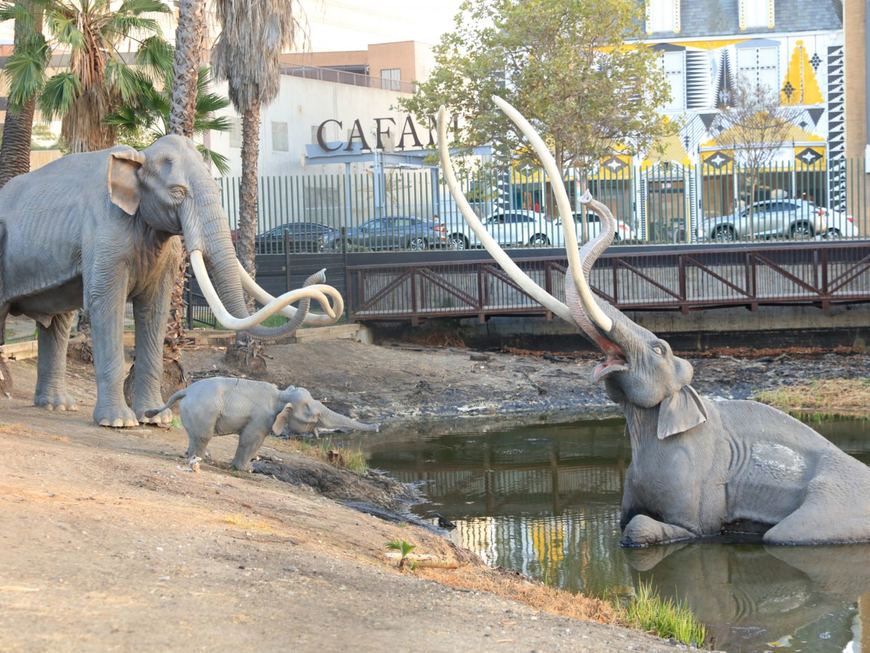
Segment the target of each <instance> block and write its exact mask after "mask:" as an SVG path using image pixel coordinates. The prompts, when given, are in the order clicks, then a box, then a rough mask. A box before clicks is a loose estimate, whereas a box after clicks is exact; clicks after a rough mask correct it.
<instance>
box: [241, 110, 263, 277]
mask: <svg viewBox="0 0 870 653" xmlns="http://www.w3.org/2000/svg"><path fill="white" fill-rule="evenodd" d="M259 151H260V105H259V104H256V105H254V106H252V107H250V108H248V109H247V110H246V111H245V113H244V114H243V116H242V181H241V186H240V188H239V242H238V251H239V260H240V261H241V262H242V265H243V266H244V267H245V270H247V271H248V274H250V275H251V276H252V277H254V276H255V274H256V261H255V258H254V239H255V237H256V235H257V157H258V155H259Z"/></svg>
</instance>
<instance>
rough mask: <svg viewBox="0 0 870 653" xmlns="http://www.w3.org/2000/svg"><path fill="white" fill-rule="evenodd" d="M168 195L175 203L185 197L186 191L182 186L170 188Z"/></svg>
mask: <svg viewBox="0 0 870 653" xmlns="http://www.w3.org/2000/svg"><path fill="white" fill-rule="evenodd" d="M169 195H170V196H171V197H172V199H174V200H176V201H179V202H180V201H181V200H183V199H184V198H185V197H186V196H187V189H186V188H185V187H184V186H179V185H176V186H170V187H169Z"/></svg>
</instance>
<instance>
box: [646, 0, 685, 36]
mask: <svg viewBox="0 0 870 653" xmlns="http://www.w3.org/2000/svg"><path fill="white" fill-rule="evenodd" d="M646 31H647V33H648V34H653V33H656V32H679V31H680V0H647V2H646Z"/></svg>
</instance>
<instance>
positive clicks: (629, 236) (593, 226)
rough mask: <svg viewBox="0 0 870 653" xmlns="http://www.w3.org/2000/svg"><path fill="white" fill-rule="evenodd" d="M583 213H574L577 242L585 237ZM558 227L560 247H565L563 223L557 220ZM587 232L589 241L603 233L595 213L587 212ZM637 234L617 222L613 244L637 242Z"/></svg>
mask: <svg viewBox="0 0 870 653" xmlns="http://www.w3.org/2000/svg"><path fill="white" fill-rule="evenodd" d="M582 215H583V214H582V213H574V224H575V225H576V228H577V240H582V237H583V218H582ZM556 225H557V226H558V227H559V242H558V243H557V244H558V245H564V242H565V240H564V235H563V234H562V221H561V220H557V221H556ZM586 231H587V232H588V236H589V240H592V239H593V238H595V237H596V236H597V235H598V234H599V233H601V218H599V217H598V214H597V213H594V212H593V211H587V212H586ZM637 239H638V234H637V232H636V231H635V230H634V229H633V228H632V227H631V226H629V225H628V224H627V223H625V222H623V221H622V220H619V219H617V220H616V232H615V233H614V234H613V242H618V241H620V240H637Z"/></svg>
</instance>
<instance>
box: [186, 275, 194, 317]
mask: <svg viewBox="0 0 870 653" xmlns="http://www.w3.org/2000/svg"><path fill="white" fill-rule="evenodd" d="M184 276H185V281H186V285H187V287H186V288H185V290H186V293H185V294H186V295H187V311H186V312H187V328H188V329H192V328H193V288H191V284H190V275H189V274H185V275H184Z"/></svg>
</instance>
